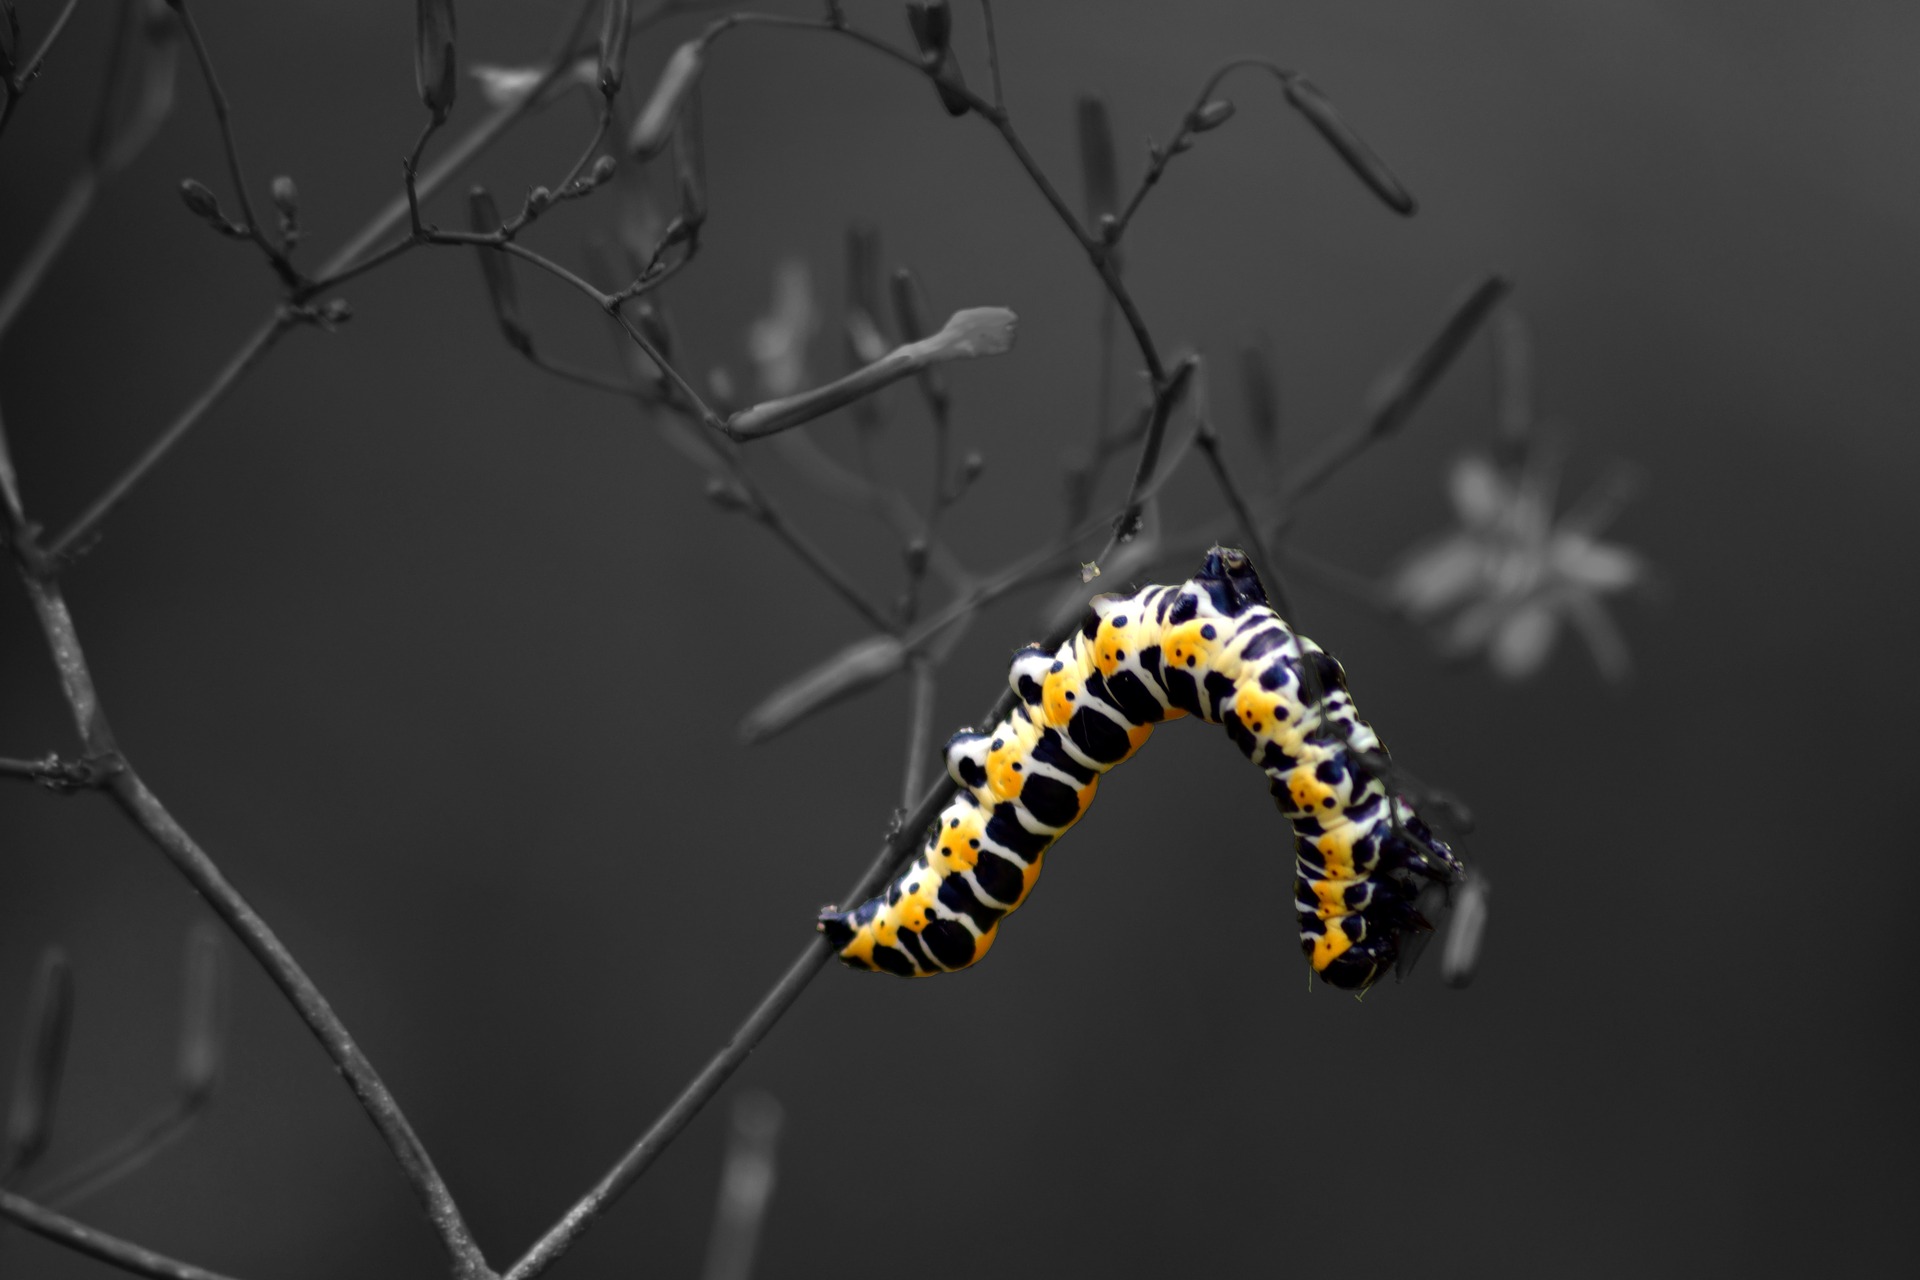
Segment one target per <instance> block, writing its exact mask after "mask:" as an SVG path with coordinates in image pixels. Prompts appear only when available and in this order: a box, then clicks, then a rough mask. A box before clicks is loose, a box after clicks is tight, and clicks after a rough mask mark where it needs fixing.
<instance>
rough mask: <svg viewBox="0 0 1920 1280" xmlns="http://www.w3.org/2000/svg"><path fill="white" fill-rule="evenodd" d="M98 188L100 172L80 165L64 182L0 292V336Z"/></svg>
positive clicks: (79, 219)
mask: <svg viewBox="0 0 1920 1280" xmlns="http://www.w3.org/2000/svg"><path fill="white" fill-rule="evenodd" d="M99 190H100V173H99V171H98V170H97V169H94V168H91V167H89V168H86V169H82V170H81V171H80V172H79V173H77V174H75V175H74V177H73V181H71V182H69V183H68V184H67V191H66V194H65V195H63V196H61V197H60V203H59V204H57V205H55V206H54V208H53V213H52V214H50V215H49V216H48V218H47V222H46V225H45V226H43V227H42V228H41V229H40V236H39V238H38V239H37V240H35V241H34V242H33V247H32V248H31V249H28V250H27V253H26V256H25V257H23V258H21V259H20V265H19V266H18V267H16V268H14V272H13V279H11V280H9V281H8V282H7V290H6V292H5V293H4V294H0V338H4V337H5V336H6V333H7V330H9V329H11V328H12V327H13V322H14V321H15V320H17V319H18V318H19V316H20V311H21V308H23V307H25V306H26V305H27V299H28V298H31V297H32V296H33V291H34V290H35V289H37V288H39V287H40V281H41V278H42V277H44V276H45V275H46V274H47V268H48V267H51V266H52V265H53V261H54V259H55V258H58V257H59V256H60V251H61V250H62V249H64V248H66V247H67V241H68V240H70V239H72V238H73V233H74V231H75V230H77V229H78V228H79V226H80V222H81V220H82V219H83V218H85V217H86V216H87V210H88V209H90V208H92V207H93V197H94V196H95V195H96V194H97V193H98V192H99Z"/></svg>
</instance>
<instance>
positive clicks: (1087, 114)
mask: <svg viewBox="0 0 1920 1280" xmlns="http://www.w3.org/2000/svg"><path fill="white" fill-rule="evenodd" d="M1077 119H1078V123H1079V133H1080V189H1081V191H1082V192H1084V193H1085V197H1086V211H1087V225H1088V226H1089V227H1097V226H1099V225H1100V219H1101V218H1103V217H1105V216H1106V215H1108V214H1111V213H1117V212H1119V209H1120V164H1119V161H1118V160H1117V159H1115V157H1114V150H1113V126H1112V125H1111V124H1110V123H1109V122H1108V120H1107V104H1106V102H1105V101H1104V100H1102V99H1100V98H1097V97H1095V96H1094V95H1092V94H1087V95H1086V96H1085V97H1082V98H1081V99H1080V108H1079V113H1078V117H1077Z"/></svg>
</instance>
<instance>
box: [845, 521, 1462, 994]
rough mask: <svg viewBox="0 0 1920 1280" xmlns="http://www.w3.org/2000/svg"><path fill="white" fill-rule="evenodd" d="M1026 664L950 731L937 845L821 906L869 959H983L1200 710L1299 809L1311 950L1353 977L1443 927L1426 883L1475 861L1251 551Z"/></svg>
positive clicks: (1299, 904) (1103, 620)
mask: <svg viewBox="0 0 1920 1280" xmlns="http://www.w3.org/2000/svg"><path fill="white" fill-rule="evenodd" d="M1309 666H1310V667H1311V673H1312V674H1311V678H1309V676H1308V675H1307V671H1306V669H1307V668H1308V667H1309ZM1008 679H1009V682H1010V683H1011V684H1012V686H1013V689H1014V692H1015V693H1017V694H1018V695H1019V698H1020V705H1019V706H1017V707H1015V708H1014V710H1013V713H1012V714H1011V715H1009V716H1008V717H1007V718H1006V719H1005V720H1003V721H1001V722H1000V723H999V724H998V725H995V726H994V727H993V729H992V730H991V731H989V732H987V733H960V734H956V735H955V736H954V738H953V740H952V741H951V742H949V743H948V744H947V771H948V772H949V773H951V774H952V775H953V780H954V781H955V782H956V783H957V784H959V788H960V790H959V793H958V794H957V795H955V796H954V798H953V801H952V803H950V804H948V805H947V807H946V808H945V809H944V810H943V811H942V812H941V814H940V816H939V818H937V819H936V820H935V822H934V826H933V828H932V830H931V831H930V833H929V835H928V837H927V841H926V844H925V846H924V847H923V848H922V850H921V852H920V854H919V855H918V856H917V857H916V858H915V859H914V860H913V862H912V863H910V864H909V865H908V866H907V868H906V870H904V871H902V872H901V873H900V875H899V877H898V878H897V879H895V880H894V882H893V883H892V884H891V885H889V886H888V887H887V888H886V889H885V890H884V891H883V892H881V893H880V894H878V895H877V896H875V897H873V898H872V899H869V900H868V901H866V902H864V903H861V904H860V905H859V906H858V907H856V908H854V909H853V910H851V911H844V912H841V911H827V912H823V913H822V914H821V916H820V930H821V932H822V933H824V934H826V936H827V938H828V940H829V941H831V942H832V943H833V945H834V947H835V949H836V950H837V951H838V952H839V954H840V958H841V959H842V960H844V961H846V963H848V964H850V965H852V966H854V967H855V968H861V969H880V970H884V971H885V972H888V973H894V974H899V975H900V976H902V977H927V976H930V975H932V974H936V973H946V972H950V971H951V970H954V969H964V968H966V967H967V966H968V965H970V964H973V963H975V962H977V961H978V960H979V959H980V958H981V957H982V956H984V955H986V954H987V951H988V950H989V949H990V948H991V947H992V946H993V941H994V938H995V936H996V935H997V934H998V932H999V927H1000V919H1001V917H1003V916H1005V915H1008V914H1009V913H1011V912H1013V911H1015V910H1017V909H1018V908H1019V906H1020V904H1021V903H1022V902H1024V901H1025V900H1026V897H1027V894H1028V893H1029V892H1031V891H1032V889H1033V885H1034V881H1035V880H1037V879H1038V878H1039V876H1040V864H1041V860H1042V859H1043V858H1044V857H1045V856H1046V852H1047V848H1048V847H1049V846H1050V845H1052V843H1053V842H1054V841H1055V840H1057V839H1059V838H1060V836H1061V835H1062V834H1063V833H1065V831H1066V830H1067V828H1068V827H1071V826H1072V825H1073V824H1074V823H1075V822H1078V821H1079V820H1080V816H1081V815H1082V814H1083V813H1085V812H1086V811H1087V806H1089V805H1090V804H1092V803H1093V795H1094V791H1095V789H1096V788H1097V787H1098V786H1099V783H1100V775H1102V774H1104V773H1105V772H1106V771H1107V770H1109V769H1111V768H1113V767H1114V766H1115V765H1117V764H1119V763H1120V762H1121V761H1123V760H1125V759H1126V758H1127V757H1129V756H1131V755H1132V754H1133V753H1134V752H1135V751H1137V750H1139V749H1140V747H1141V745H1142V744H1143V743H1145V742H1146V740H1147V738H1148V737H1149V736H1150V735H1151V734H1152V733H1153V726H1154V725H1155V724H1157V723H1159V722H1160V721H1162V720H1171V719H1175V718H1177V717H1179V716H1182V715H1196V716H1199V717H1200V718H1202V719H1204V720H1209V721H1212V722H1214V723H1216V724H1220V723H1224V724H1225V725H1226V728H1227V735H1228V736H1229V737H1231V738H1232V739H1233V740H1234V742H1235V743H1236V744H1237V745H1238V746H1239V748H1240V750H1241V751H1242V752H1244V753H1245V754H1246V756H1247V757H1248V759H1250V760H1252V761H1253V762H1254V763H1255V764H1257V765H1259V766H1260V767H1261V769H1262V770H1264V771H1265V772H1266V774H1267V776H1268V778H1270V779H1271V780H1272V792H1273V797H1274V801H1275V803H1277V804H1278V805H1279V806H1280V810H1281V812H1283V813H1284V814H1286V816H1287V818H1288V820H1289V821H1290V822H1291V823H1292V824H1293V831H1294V844H1295V854H1296V865H1297V872H1296V883H1295V889H1294V909H1295V911H1296V913H1297V914H1298V916H1299V919H1300V945H1301V949H1302V950H1303V951H1304V952H1305V953H1306V956H1307V961H1308V963H1309V964H1311V965H1312V966H1313V971H1314V972H1315V973H1318V974H1319V975H1320V976H1321V977H1323V978H1325V979H1326V980H1327V981H1328V982H1331V983H1333V984H1334V985H1335V986H1339V987H1351V988H1359V989H1362V990H1364V989H1365V988H1366V987H1368V986H1370V985H1371V984H1372V983H1373V982H1374V980H1375V979H1376V978H1378V977H1379V976H1380V975H1381V974H1382V973H1384V972H1385V971H1386V970H1387V969H1389V968H1390V967H1392V965H1393V963H1394V961H1395V959H1396V958H1397V957H1398V956H1399V952H1400V935H1401V934H1402V933H1404V932H1406V931H1408V930H1412V929H1425V928H1428V927H1429V926H1428V925H1427V922H1426V921H1425V920H1423V919H1422V918H1421V917H1420V914H1419V912H1418V911H1417V910H1415V907H1414V899H1415V897H1416V896H1417V895H1418V893H1419V891H1420V889H1421V887H1422V886H1423V884H1425V883H1427V882H1434V883H1438V884H1442V885H1451V884H1453V883H1455V882H1456V881H1457V880H1458V879H1459V878H1460V877H1461V875H1462V874H1463V868H1462V866H1461V864H1460V861H1459V859H1458V858H1456V857H1455V856H1454V853H1453V851H1452V850H1451V849H1449V848H1448V847H1447V846H1446V844H1444V843H1443V842H1441V841H1440V840H1439V839H1437V838H1436V837H1435V836H1434V835H1433V833H1432V832H1431V831H1429V830H1428V829H1427V827H1426V825H1425V824H1424V823H1423V822H1421V820H1420V818H1419V816H1418V815H1417V814H1416V813H1415V812H1414V810H1413V807H1412V806H1411V805H1410V804H1409V803H1408V802H1407V800H1406V799H1405V798H1403V797H1401V796H1399V795H1397V794H1394V792H1393V790H1392V788H1391V787H1390V786H1389V785H1388V782H1387V780H1386V779H1385V778H1383V777H1382V773H1381V767H1382V766H1383V765H1384V763H1385V761H1386V758H1387V757H1386V750H1385V748H1384V747H1382V746H1381V744H1380V741H1379V739H1378V738H1376V737H1375V736H1374V733H1373V729H1372V727H1371V726H1369V725H1368V724H1367V722H1366V721H1364V720H1361V719H1360V718H1359V717H1358V715H1357V714H1356V713H1355V711H1354V706H1353V697H1352V695H1351V694H1350V693H1349V692H1348V691H1347V684H1346V676H1345V673H1344V672H1342V671H1341V669H1340V664H1339V663H1337V662H1335V661H1334V660H1333V659H1332V658H1331V657H1329V656H1327V654H1326V653H1324V652H1322V650H1321V649H1320V647H1319V646H1318V645H1316V644H1314V643H1313V641H1311V640H1308V639H1307V638H1306V637H1304V636H1300V635H1297V634H1295V633H1294V632H1293V631H1292V630H1291V629H1290V628H1289V627H1288V626H1287V624H1286V623H1285V622H1283V621H1282V620H1281V619H1280V616H1279V615H1278V614H1276V613H1275V612H1274V611H1273V609H1272V607H1271V606H1270V605H1269V604H1268V603H1267V596H1266V592H1265V590H1264V589H1263V588H1262V587H1261V585H1260V579H1259V578H1258V577H1257V576H1256V575H1255V573H1254V571H1253V566H1252V565H1251V564H1249V563H1248V561H1247V558H1246V556H1245V555H1244V554H1242V553H1241V552H1238V551H1234V550H1230V549H1227V548H1222V547H1215V548H1214V549H1213V550H1212V551H1209V552H1208V553H1207V558H1206V561H1205V563H1204V564H1203V565H1202V566H1201V569H1200V572H1199V574H1197V575H1196V576H1195V577H1194V578H1193V579H1192V580H1190V581H1188V582H1184V583H1182V584H1181V585H1179V586H1177V587H1165V586H1153V587H1145V588H1143V589H1141V590H1140V591H1137V592H1135V593H1134V594H1133V595H1130V596H1101V597H1098V598H1097V599H1095V600H1094V601H1093V611H1092V613H1091V614H1090V615H1089V616H1088V618H1087V619H1086V621H1085V622H1084V623H1083V624H1082V625H1081V627H1080V630H1079V631H1077V632H1075V633H1074V635H1073V637H1072V638H1071V639H1069V640H1068V641H1067V642H1066V643H1065V644H1063V645H1062V646H1061V647H1060V650H1059V652H1057V653H1047V652H1045V651H1044V650H1041V649H1032V648H1029V649H1023V650H1022V651H1021V652H1020V653H1018V654H1016V655H1015V656H1014V660H1013V669H1012V671H1011V673H1010V675H1009V677H1008ZM1316 686H1317V688H1316ZM1316 692H1317V697H1316Z"/></svg>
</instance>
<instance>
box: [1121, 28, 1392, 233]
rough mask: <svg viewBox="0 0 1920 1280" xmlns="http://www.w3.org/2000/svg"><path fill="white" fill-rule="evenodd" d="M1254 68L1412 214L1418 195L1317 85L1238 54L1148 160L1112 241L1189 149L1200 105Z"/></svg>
mask: <svg viewBox="0 0 1920 1280" xmlns="http://www.w3.org/2000/svg"><path fill="white" fill-rule="evenodd" d="M1247 67H1252V68H1256V69H1258V70H1261V71H1265V72H1266V73H1267V74H1268V75H1270V76H1272V77H1273V78H1274V79H1275V80H1277V81H1279V82H1280V88H1281V91H1282V92H1283V93H1284V94H1285V95H1286V98H1287V102H1288V103H1289V104H1290V105H1291V106H1292V107H1293V108H1294V109H1295V110H1296V111H1298V112H1300V113H1301V114H1302V115H1304V116H1306V117H1307V120H1308V123H1310V124H1311V125H1312V126H1313V127H1314V129H1315V130H1316V131H1318V132H1319V134H1320V136H1321V137H1322V138H1323V139H1324V140H1325V141H1326V142H1327V144H1328V145H1329V146H1331V147H1333V149H1334V150H1335V151H1336V152H1338V153H1339V155H1340V158H1341V159H1342V160H1344V161H1345V162H1346V164H1347V167H1348V168H1349V169H1351V170H1352V171H1353V173H1354V175H1355V176H1356V177H1358V178H1359V179H1360V181H1361V182H1362V183H1364V184H1365V185H1366V186H1367V188H1368V189H1369V190H1370V191H1372V192H1373V193H1374V195H1376V196H1378V197H1379V198H1380V199H1381V201H1382V202H1384V203H1385V204H1386V205H1387V206H1388V207H1389V208H1391V209H1393V210H1394V211H1395V212H1396V213H1399V214H1402V215H1407V214H1411V213H1412V212H1413V211H1414V200H1413V197H1412V196H1411V195H1410V194H1408V192H1407V190H1406V188H1405V187H1403V186H1401V185H1400V180H1399V179H1398V178H1396V177H1394V176H1393V174H1392V173H1391V172H1390V171H1389V170H1388V169H1387V167H1386V164H1385V163H1384V162H1383V161H1381V159H1380V158H1379V157H1378V156H1376V155H1374V154H1373V151H1372V149H1371V148H1369V147H1368V146H1367V145H1366V143H1364V142H1362V141H1361V140H1360V138H1359V137H1358V136H1357V135H1356V134H1354V132H1353V131H1352V130H1351V129H1350V128H1348V127H1347V126H1346V124H1345V123H1344V122H1343V121H1341V120H1340V119H1339V117H1338V116H1337V114H1335V112H1334V110H1333V107H1332V105H1331V104H1330V103H1328V102H1327V100H1326V99H1325V98H1324V97H1323V96H1322V95H1321V94H1320V92H1319V90H1317V89H1315V88H1314V87H1313V85H1312V83H1311V82H1309V81H1308V80H1307V79H1306V78H1305V77H1304V76H1301V75H1300V74H1299V73H1297V72H1294V71H1289V70H1288V69H1287V68H1285V67H1283V66H1281V65H1280V64H1279V63H1277V62H1275V61H1273V60H1272V59H1271V58H1234V59H1232V60H1231V61H1229V62H1225V63H1222V64H1221V65H1220V66H1218V67H1216V68H1214V70H1213V73H1212V74H1211V75H1209V76H1208V77H1207V79H1206V83H1204V84H1203V85H1201V86H1200V92H1199V93H1198V94H1197V95H1196V96H1195V97H1194V100H1193V106H1192V107H1190V108H1188V110H1187V113H1186V114H1185V115H1183V116H1182V117H1180V127H1179V129H1177V130H1176V131H1175V132H1174V135H1173V140H1172V141H1171V142H1169V143H1167V145H1166V146H1164V147H1156V148H1155V149H1154V152H1153V158H1152V159H1151V161H1149V163H1148V164H1147V169H1146V172H1145V173H1143V174H1141V175H1140V185H1139V186H1137V187H1135V188H1134V191H1133V195H1132V196H1131V197H1130V198H1129V199H1128V201H1127V205H1126V208H1124V209H1122V210H1121V211H1120V216H1119V217H1118V218H1117V219H1115V220H1114V225H1113V227H1112V230H1111V232H1110V237H1111V240H1112V242H1113V243H1115V244H1118V243H1119V242H1120V239H1121V238H1122V237H1123V236H1125V235H1126V233H1127V228H1128V227H1129V226H1130V225H1131V224H1132V222H1133V215H1134V214H1136V213H1138V212H1139V211H1140V205H1141V204H1142V202H1144V201H1145V200H1146V198H1147V192H1149V191H1151V190H1152V189H1153V188H1154V187H1155V186H1156V185H1157V184H1158V183H1159V181H1160V177H1161V175H1162V174H1164V173H1165V172H1166V169H1167V166H1168V165H1169V164H1171V163H1172V162H1173V158H1174V157H1175V156H1177V155H1179V154H1181V153H1182V152H1184V151H1186V150H1187V143H1188V141H1189V139H1191V138H1192V137H1193V135H1194V133H1195V132H1196V131H1197V128H1198V126H1199V124H1200V123H1201V109H1202V108H1203V107H1205V106H1206V105H1207V103H1208V102H1210V101H1212V99H1213V92H1214V90H1215V89H1217V88H1219V86H1220V82H1221V81H1222V80H1224V79H1226V78H1227V76H1229V75H1231V74H1232V73H1233V72H1235V71H1239V70H1241V69H1242V68H1247Z"/></svg>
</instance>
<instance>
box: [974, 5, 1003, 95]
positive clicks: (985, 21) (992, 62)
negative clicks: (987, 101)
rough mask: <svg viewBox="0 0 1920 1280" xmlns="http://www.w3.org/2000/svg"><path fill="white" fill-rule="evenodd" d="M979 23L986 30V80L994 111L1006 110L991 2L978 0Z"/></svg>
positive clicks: (998, 46) (998, 44)
mask: <svg viewBox="0 0 1920 1280" xmlns="http://www.w3.org/2000/svg"><path fill="white" fill-rule="evenodd" d="M980 21H981V24H982V25H984V26H985V27H986V29H987V79H988V81H989V82H990V83H991V84H992V85H993V105H994V108H995V110H998V111H1005V110H1006V109H1007V100H1006V95H1005V94H1003V93H1002V92H1001V89H1000V37H999V35H998V34H997V33H996V32H995V31H994V29H993V0H980Z"/></svg>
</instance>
